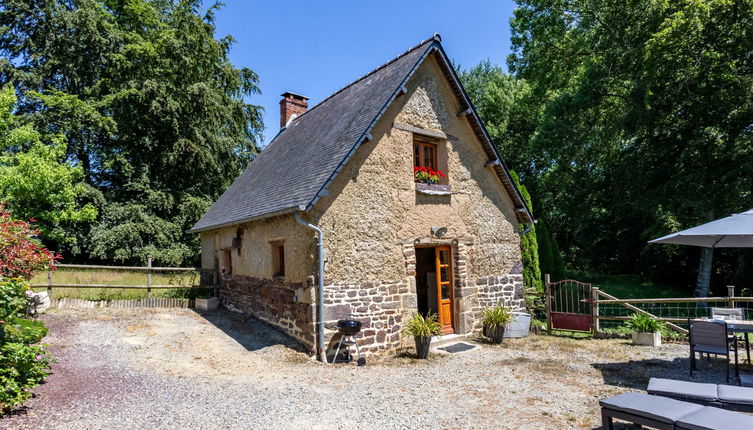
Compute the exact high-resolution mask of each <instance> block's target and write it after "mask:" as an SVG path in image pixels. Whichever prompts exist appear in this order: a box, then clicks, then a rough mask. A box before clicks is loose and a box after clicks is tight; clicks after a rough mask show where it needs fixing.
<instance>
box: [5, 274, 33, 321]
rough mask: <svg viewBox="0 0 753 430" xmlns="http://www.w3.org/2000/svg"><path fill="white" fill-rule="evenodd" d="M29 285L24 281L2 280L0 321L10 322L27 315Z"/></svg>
mask: <svg viewBox="0 0 753 430" xmlns="http://www.w3.org/2000/svg"><path fill="white" fill-rule="evenodd" d="M28 290H29V287H28V284H27V283H26V282H25V281H24V280H22V279H3V278H0V321H5V322H8V321H10V320H13V319H15V318H19V317H22V316H23V315H24V314H25V313H26V301H27V297H26V291H28Z"/></svg>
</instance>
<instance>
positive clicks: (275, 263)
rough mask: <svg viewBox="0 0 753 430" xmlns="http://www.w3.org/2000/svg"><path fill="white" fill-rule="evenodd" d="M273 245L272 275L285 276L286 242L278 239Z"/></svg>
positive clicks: (276, 276)
mask: <svg viewBox="0 0 753 430" xmlns="http://www.w3.org/2000/svg"><path fill="white" fill-rule="evenodd" d="M271 245H272V276H273V277H275V278H281V277H284V276H285V242H284V241H282V240H278V241H275V242H272V243H271Z"/></svg>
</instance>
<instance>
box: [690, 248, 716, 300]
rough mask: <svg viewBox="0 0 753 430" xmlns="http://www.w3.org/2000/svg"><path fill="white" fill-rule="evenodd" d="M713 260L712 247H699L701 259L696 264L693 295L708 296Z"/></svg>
mask: <svg viewBox="0 0 753 430" xmlns="http://www.w3.org/2000/svg"><path fill="white" fill-rule="evenodd" d="M713 260H714V248H701V261H700V263H699V264H698V279H697V280H696V283H695V293H694V294H695V296H696V297H708V295H709V288H710V287H711V263H712V261H713Z"/></svg>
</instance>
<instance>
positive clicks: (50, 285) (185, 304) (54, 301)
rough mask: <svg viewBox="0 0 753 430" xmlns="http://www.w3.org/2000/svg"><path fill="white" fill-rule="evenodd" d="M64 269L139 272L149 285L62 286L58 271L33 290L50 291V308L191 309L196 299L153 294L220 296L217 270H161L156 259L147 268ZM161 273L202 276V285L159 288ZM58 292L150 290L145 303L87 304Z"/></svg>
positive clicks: (64, 266)
mask: <svg viewBox="0 0 753 430" xmlns="http://www.w3.org/2000/svg"><path fill="white" fill-rule="evenodd" d="M55 266H56V268H60V269H82V270H116V271H135V272H144V273H145V275H146V277H145V278H146V279H145V281H146V283H145V284H140V285H133V284H100V283H59V282H55V280H54V271H52V270H48V271H47V282H46V283H35V284H31V287H32V288H46V289H47V294H48V296H49V297H50V305H51V306H53V307H60V308H121V309H122V308H145V307H149V308H155V307H171V308H189V307H193V306H194V299H189V298H166V297H165V298H162V297H152V290H160V289H196V290H210V289H211V290H212V292H213V293H214V295H216V289H217V286H218V283H219V282H218V276H217V271H216V270H214V269H201V268H196V267H157V266H153V265H152V258H151V257H150V258H148V260H147V265H146V266H105V265H89V264H56V265H55ZM159 272H168V273H175V272H183V273H189V272H196V273H198V274H199V283H198V284H155V283H153V282H152V275H153V274H154V273H159ZM55 288H74V289H77V288H82V289H89V288H92V289H93V288H96V289H132V290H146V294H147V297H146V298H145V299H133V300H85V299H77V298H70V297H62V298H57V297H55V295H54V289H55Z"/></svg>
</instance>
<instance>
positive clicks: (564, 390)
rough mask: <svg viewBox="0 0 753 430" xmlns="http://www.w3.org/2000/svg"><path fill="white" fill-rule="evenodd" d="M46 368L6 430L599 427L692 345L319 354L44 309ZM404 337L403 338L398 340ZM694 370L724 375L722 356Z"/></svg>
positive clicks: (683, 365)
mask: <svg viewBox="0 0 753 430" xmlns="http://www.w3.org/2000/svg"><path fill="white" fill-rule="evenodd" d="M43 319H44V320H45V321H46V323H47V324H48V326H49V329H50V332H49V334H48V337H47V338H45V342H47V343H48V344H49V345H50V351H51V352H52V353H53V355H54V356H55V357H56V358H57V360H58V363H57V364H56V365H55V366H54V368H53V371H54V374H53V375H51V376H50V377H49V378H48V379H47V382H46V383H45V384H43V385H42V386H40V387H37V388H36V389H35V390H34V392H35V397H34V398H33V399H32V400H31V401H29V402H28V403H27V406H26V408H24V409H23V410H20V411H18V412H16V413H14V414H13V415H11V416H9V417H6V418H4V419H2V420H0V428H2V429H186V428H191V429H246V428H248V429H251V428H253V429H268V428H269V429H272V428H274V429H301V428H305V429H346V428H348V429H352V428H358V429H404V428H444V429H460V428H494V429H541V428H551V429H568V428H578V429H582V428H585V429H596V428H599V424H600V423H599V414H598V400H599V399H601V398H604V397H608V396H611V395H614V394H617V393H620V392H623V391H628V390H635V389H638V390H640V389H644V388H645V386H646V383H647V381H648V378H649V377H651V376H665V377H675V378H687V358H686V354H687V345H681V344H675V345H664V346H662V347H660V348H657V349H653V348H650V347H637V346H632V345H630V344H629V343H628V342H627V341H625V340H577V339H571V338H563V337H553V336H532V337H529V338H527V339H519V340H505V344H504V345H502V346H492V345H488V344H485V343H480V345H481V348H477V349H475V350H472V351H469V352H465V353H460V354H453V355H447V354H438V353H435V354H434V355H433V356H432V359H431V360H429V361H418V360H414V359H412V358H410V357H409V356H408V355H402V356H389V357H383V358H381V359H378V360H376V359H369V360H368V364H367V366H366V367H361V368H359V367H356V366H355V365H349V364H343V365H325V364H321V363H318V362H316V361H314V360H312V359H311V358H309V357H308V356H307V355H306V354H303V353H301V352H297V351H295V350H294V349H292V348H291V347H290V346H288V345H287V344H286V339H285V338H284V337H283V336H281V335H278V334H277V333H276V332H274V331H273V330H270V329H269V328H268V327H266V326H265V325H264V324H262V323H259V322H258V321H255V320H253V319H250V320H244V319H243V318H242V317H240V316H239V315H235V314H230V313H227V312H224V311H220V312H217V313H214V314H209V315H206V316H203V315H201V314H198V313H196V312H194V311H192V310H188V309H169V310H165V309H160V310H141V311H137V310H96V311H95V310H86V311H84V310H53V311H52V312H51V313H49V314H47V315H44V316H43ZM406 346H407V345H406ZM700 370H701V371H700V372H699V376H698V377H697V378H696V379H697V380H705V381H713V382H722V379H723V375H724V371H723V365H722V364H721V363H720V362H718V361H717V362H712V363H711V364H708V363H706V362H705V361H704V362H702V363H701V368H700Z"/></svg>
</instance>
